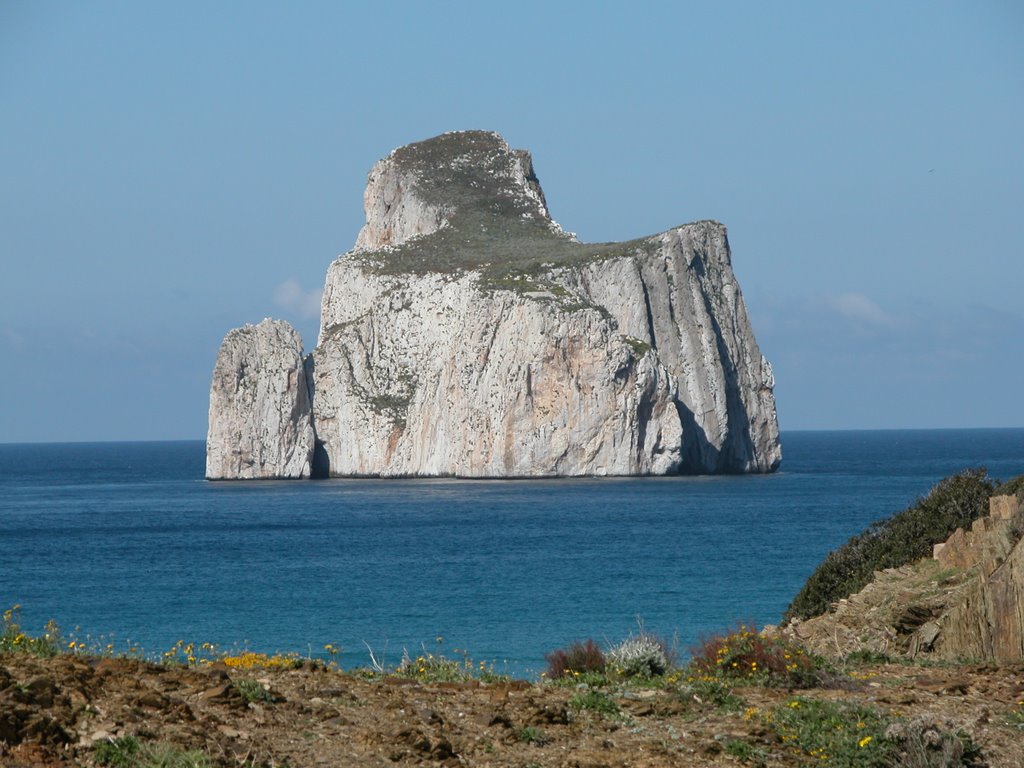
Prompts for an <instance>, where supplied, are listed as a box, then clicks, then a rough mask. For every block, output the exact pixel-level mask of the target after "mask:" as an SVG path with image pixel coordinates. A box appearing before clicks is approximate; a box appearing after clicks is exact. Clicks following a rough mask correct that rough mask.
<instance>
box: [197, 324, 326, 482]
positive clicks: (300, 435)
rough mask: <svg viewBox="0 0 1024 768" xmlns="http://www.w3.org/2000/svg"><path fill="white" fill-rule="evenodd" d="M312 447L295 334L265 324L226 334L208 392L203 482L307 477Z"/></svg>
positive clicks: (280, 326) (306, 393) (286, 327)
mask: <svg viewBox="0 0 1024 768" xmlns="http://www.w3.org/2000/svg"><path fill="white" fill-rule="evenodd" d="M314 440H315V435H314V432H313V422H312V418H311V409H310V397H309V386H308V383H307V380H306V371H305V367H304V365H303V360H302V339H301V338H300V337H299V334H298V332H297V331H296V330H295V329H294V328H292V326H291V325H289V324H288V323H286V322H284V321H282V320H270V319H267V320H264V321H263V322H261V323H259V324H258V325H246V326H244V327H243V328H236V329H234V330H233V331H230V332H229V333H228V335H227V336H225V337H224V341H223V343H222V344H221V347H220V352H219V353H218V354H217V363H216V365H215V367H214V369H213V382H212V385H211V387H210V416H209V432H208V434H207V438H206V477H207V478H208V479H210V480H221V479H258V478H275V477H276V478H300V477H309V476H310V467H311V464H312V459H313V449H314Z"/></svg>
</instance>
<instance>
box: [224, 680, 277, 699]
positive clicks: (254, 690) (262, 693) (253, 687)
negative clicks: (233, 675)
mask: <svg viewBox="0 0 1024 768" xmlns="http://www.w3.org/2000/svg"><path fill="white" fill-rule="evenodd" d="M232 685H234V686H235V689H236V690H237V691H238V692H239V693H240V694H242V698H243V699H245V700H246V701H248V702H250V703H252V702H260V701H264V702H273V701H274V696H273V694H272V693H271V692H270V691H268V690H267V688H266V687H265V686H264V685H263V683H261V682H259V681H258V680H235V681H233V682H232Z"/></svg>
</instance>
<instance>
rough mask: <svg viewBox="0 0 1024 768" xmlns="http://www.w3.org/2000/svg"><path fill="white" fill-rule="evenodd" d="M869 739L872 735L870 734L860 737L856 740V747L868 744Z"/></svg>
mask: <svg viewBox="0 0 1024 768" xmlns="http://www.w3.org/2000/svg"><path fill="white" fill-rule="evenodd" d="M871 741H872V737H871V736H865V737H864V738H863V739H861V740H860V741H858V742H857V746H858V747H866V746H867V745H868V744H870V743H871Z"/></svg>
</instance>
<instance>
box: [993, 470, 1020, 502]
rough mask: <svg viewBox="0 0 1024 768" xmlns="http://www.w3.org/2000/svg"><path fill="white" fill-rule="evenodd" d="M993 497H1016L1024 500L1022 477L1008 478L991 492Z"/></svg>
mask: <svg viewBox="0 0 1024 768" xmlns="http://www.w3.org/2000/svg"><path fill="white" fill-rule="evenodd" d="M992 495H993V496H1016V497H1017V498H1018V499H1022V500H1024V475H1017V476H1016V477H1013V478H1010V479H1009V480H1007V481H1006V482H1005V483H1003V484H1002V485H1000V486H999V487H998V488H996V489H995V490H994V491H993V492H992Z"/></svg>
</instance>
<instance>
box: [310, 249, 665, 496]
mask: <svg viewBox="0 0 1024 768" xmlns="http://www.w3.org/2000/svg"><path fill="white" fill-rule="evenodd" d="M475 280H476V276H475V275H472V274H470V275H463V276H461V277H457V278H450V277H447V276H443V275H436V274H434V275H425V276H423V277H419V278H415V279H411V280H409V279H407V278H404V277H394V276H381V275H374V274H368V273H366V272H365V271H363V270H362V269H360V268H359V267H358V266H357V265H355V264H352V263H351V262H348V261H346V260H344V259H342V260H339V261H338V262H335V264H334V266H333V267H332V269H331V273H330V284H331V285H332V287H333V290H332V296H333V297H334V299H333V300H328V301H325V321H326V322H325V325H324V328H325V330H324V331H323V333H322V335H321V340H320V345H319V347H318V348H317V351H316V352H315V357H316V373H315V378H314V388H315V390H316V392H317V396H316V401H315V419H316V424H317V433H318V437H319V439H320V440H322V441H323V443H324V448H325V450H326V453H327V455H328V457H329V460H330V473H331V474H333V475H458V476H465V477H520V476H536V475H580V474H594V475H632V474H664V473H668V472H673V471H676V470H677V469H678V467H679V463H680V447H681V441H680V437H681V431H680V424H679V419H678V416H677V414H676V410H675V405H674V401H673V396H674V392H673V390H672V389H671V386H672V384H671V380H670V377H669V376H668V375H667V373H666V371H665V370H664V368H663V367H662V366H661V365H659V364H658V362H657V360H656V357H655V356H654V355H653V354H651V353H650V352H645V351H643V350H642V349H637V348H635V347H641V346H642V345H639V344H636V345H635V346H631V345H630V344H629V343H627V342H626V341H625V340H624V339H623V338H622V337H621V335H619V334H617V333H616V332H615V331H614V330H613V329H612V328H611V326H610V324H609V323H608V321H607V320H606V319H605V318H604V317H603V316H602V314H601V313H600V312H599V311H598V310H596V309H586V310H574V311H564V310H561V309H559V308H557V307H556V306H554V305H552V304H551V303H549V302H546V301H539V300H535V299H530V298H524V297H522V296H519V295H517V294H515V293H513V292H510V291H497V292H494V293H490V294H487V293H484V292H481V291H480V290H479V289H478V287H477V286H476V285H475V284H474V281H475ZM356 296H358V297H359V299H360V300H354V301H349V300H348V298H349V297H352V298H353V299H355V297H356Z"/></svg>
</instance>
